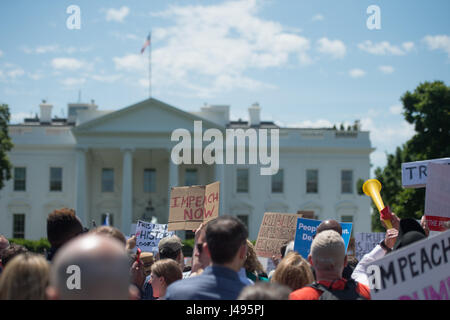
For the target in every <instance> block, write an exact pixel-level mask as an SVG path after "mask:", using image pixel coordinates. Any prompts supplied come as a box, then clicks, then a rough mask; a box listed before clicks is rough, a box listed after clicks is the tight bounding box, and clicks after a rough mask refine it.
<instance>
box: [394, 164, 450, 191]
mask: <svg viewBox="0 0 450 320" xmlns="http://www.w3.org/2000/svg"><path fill="white" fill-rule="evenodd" d="M429 163H439V164H447V165H450V158H442V159H434V160H425V161H416V162H405V163H402V185H403V187H404V188H423V187H425V185H426V184H427V176H428V175H427V168H428V164H429Z"/></svg>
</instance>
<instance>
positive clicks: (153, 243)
mask: <svg viewBox="0 0 450 320" xmlns="http://www.w3.org/2000/svg"><path fill="white" fill-rule="evenodd" d="M135 234H136V247H137V248H140V249H141V250H142V251H143V252H153V254H154V255H156V253H157V252H158V244H159V241H160V240H161V239H162V238H165V237H171V236H173V235H174V234H175V233H174V232H171V231H168V230H167V224H156V223H150V222H145V221H141V220H138V221H137V223H136V233H135Z"/></svg>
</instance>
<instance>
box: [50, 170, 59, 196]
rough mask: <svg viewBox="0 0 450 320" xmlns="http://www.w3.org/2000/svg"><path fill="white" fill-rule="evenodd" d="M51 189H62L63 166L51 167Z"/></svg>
mask: <svg viewBox="0 0 450 320" xmlns="http://www.w3.org/2000/svg"><path fill="white" fill-rule="evenodd" d="M50 191H62V168H50Z"/></svg>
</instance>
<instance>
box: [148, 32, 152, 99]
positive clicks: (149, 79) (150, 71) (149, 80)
mask: <svg viewBox="0 0 450 320" xmlns="http://www.w3.org/2000/svg"><path fill="white" fill-rule="evenodd" d="M149 47H150V48H148V49H149V50H148V97H149V98H151V97H152V32H151V31H150V45H149Z"/></svg>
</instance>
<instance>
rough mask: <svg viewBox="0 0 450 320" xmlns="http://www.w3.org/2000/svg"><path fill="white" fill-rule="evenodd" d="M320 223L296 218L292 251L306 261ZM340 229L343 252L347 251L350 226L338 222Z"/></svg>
mask: <svg viewBox="0 0 450 320" xmlns="http://www.w3.org/2000/svg"><path fill="white" fill-rule="evenodd" d="M321 222H322V221H320V220H311V219H305V218H298V221H297V228H296V232H295V242H294V250H295V251H297V252H298V253H300V255H301V256H302V257H303V258H305V259H307V258H308V255H309V251H310V249H311V243H312V241H313V238H314V236H315V234H316V231H317V227H318V226H319V224H320V223H321ZM340 224H341V227H342V238H343V239H344V242H345V251H347V248H348V243H349V242H350V236H351V234H352V224H351V223H350V222H340Z"/></svg>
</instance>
